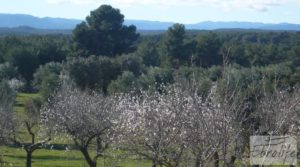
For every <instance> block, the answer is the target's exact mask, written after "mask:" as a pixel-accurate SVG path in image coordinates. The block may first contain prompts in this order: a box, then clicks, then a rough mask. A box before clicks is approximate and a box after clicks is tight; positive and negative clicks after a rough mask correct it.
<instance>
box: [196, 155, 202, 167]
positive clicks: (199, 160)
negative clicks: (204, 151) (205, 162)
mask: <svg viewBox="0 0 300 167" xmlns="http://www.w3.org/2000/svg"><path fill="white" fill-rule="evenodd" d="M200 165H201V157H200V156H197V159H196V163H195V167H200Z"/></svg>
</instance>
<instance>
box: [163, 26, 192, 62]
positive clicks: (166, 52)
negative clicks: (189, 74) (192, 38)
mask: <svg viewBox="0 0 300 167" xmlns="http://www.w3.org/2000/svg"><path fill="white" fill-rule="evenodd" d="M185 37H186V32H185V27H184V25H182V24H174V25H173V26H172V27H170V28H169V29H168V31H167V32H166V34H165V37H164V39H163V40H162V44H161V46H160V54H161V57H162V62H163V63H164V65H165V66H166V65H169V64H170V63H171V65H172V67H175V68H178V67H179V66H180V65H186V64H187V63H188V62H189V59H190V57H189V56H190V55H188V54H187V50H186V46H185V43H184V40H185Z"/></svg>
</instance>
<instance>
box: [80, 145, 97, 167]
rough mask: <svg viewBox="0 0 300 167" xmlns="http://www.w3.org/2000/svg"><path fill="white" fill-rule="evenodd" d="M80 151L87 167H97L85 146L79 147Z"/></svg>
mask: <svg viewBox="0 0 300 167" xmlns="http://www.w3.org/2000/svg"><path fill="white" fill-rule="evenodd" d="M80 151H81V153H82V154H83V156H84V158H85V160H86V162H87V163H88V165H89V167H97V162H96V161H93V160H92V158H91V156H90V154H89V152H88V149H87V148H81V149H80Z"/></svg>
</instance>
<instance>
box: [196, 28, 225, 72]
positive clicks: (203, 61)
mask: <svg viewBox="0 0 300 167" xmlns="http://www.w3.org/2000/svg"><path fill="white" fill-rule="evenodd" d="M221 46H222V42H221V40H220V39H219V37H218V36H217V34H215V33H208V34H206V35H203V36H199V37H198V38H197V46H196V53H195V56H194V57H193V63H195V64H196V65H197V66H201V67H211V66H213V65H221V64H222V63H223V58H222V55H221V53H220V49H221Z"/></svg>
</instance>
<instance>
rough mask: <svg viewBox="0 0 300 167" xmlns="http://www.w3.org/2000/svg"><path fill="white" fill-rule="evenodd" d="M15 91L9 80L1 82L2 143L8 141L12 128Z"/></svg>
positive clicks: (0, 122) (0, 115) (0, 142)
mask: <svg viewBox="0 0 300 167" xmlns="http://www.w3.org/2000/svg"><path fill="white" fill-rule="evenodd" d="M14 100H15V92H14V90H13V89H11V88H10V86H9V85H8V83H7V82H5V81H2V82H0V145H2V144H4V143H5V141H7V139H8V137H9V134H10V132H11V130H12V127H13V126H12V122H13V121H12V120H13V104H14Z"/></svg>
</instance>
